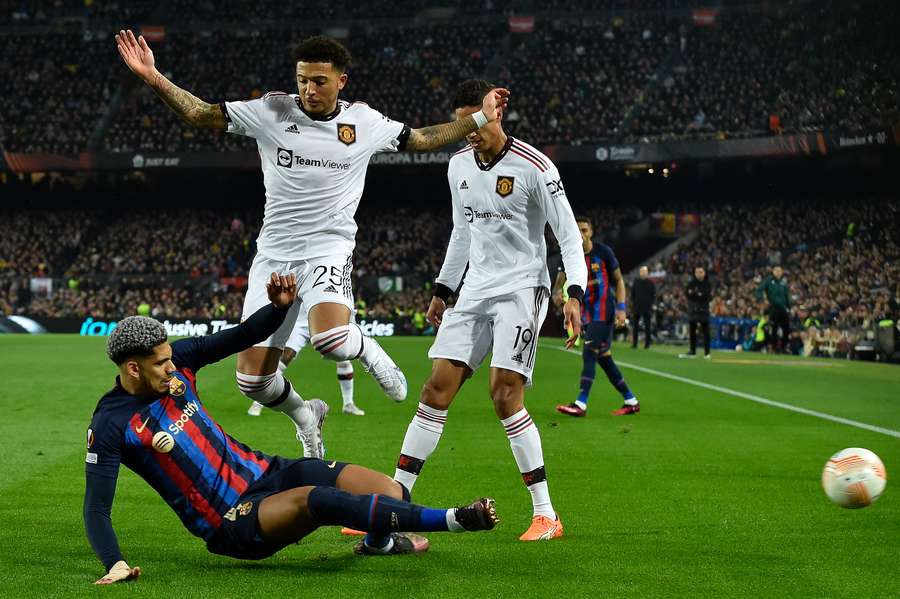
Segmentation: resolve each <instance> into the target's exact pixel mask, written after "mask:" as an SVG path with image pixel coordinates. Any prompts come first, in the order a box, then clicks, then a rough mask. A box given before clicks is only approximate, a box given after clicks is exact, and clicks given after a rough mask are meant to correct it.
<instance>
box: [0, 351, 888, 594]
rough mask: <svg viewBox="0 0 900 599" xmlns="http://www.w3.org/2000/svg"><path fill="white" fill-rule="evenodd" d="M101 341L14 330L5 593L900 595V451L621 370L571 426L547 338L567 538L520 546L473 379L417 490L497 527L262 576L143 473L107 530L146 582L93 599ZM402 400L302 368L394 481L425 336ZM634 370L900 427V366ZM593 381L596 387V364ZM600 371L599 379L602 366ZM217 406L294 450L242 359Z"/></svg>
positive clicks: (6, 376)
mask: <svg viewBox="0 0 900 599" xmlns="http://www.w3.org/2000/svg"><path fill="white" fill-rule="evenodd" d="M103 344H104V339H99V338H79V337H75V336H42V337H29V336H10V335H7V336H0V355H2V360H0V375H2V377H0V378H2V380H3V381H5V385H6V391H4V392H3V393H0V414H2V417H0V442H2V456H3V459H2V461H0V497H2V501H0V597H22V596H40V597H50V596H88V595H89V594H90V595H96V596H110V597H111V596H124V595H128V596H146V597H154V598H160V597H235V598H244V597H288V596H304V597H317V598H318V597H376V596H380V597H469V598H475V599H481V598H487V597H513V596H520V597H573V598H574V597H640V598H650V597H827V598H835V597H852V598H854V599H857V598H859V597H896V596H900V582H898V574H900V492H898V489H896V488H894V487H895V486H896V483H895V482H892V481H890V477H891V476H892V475H894V476H896V473H898V472H900V438H897V437H895V436H890V435H889V434H883V433H878V432H872V431H868V430H863V429H860V428H855V427H852V426H848V425H846V424H840V423H835V422H830V421H827V420H823V419H820V418H816V417H813V416H810V415H804V414H798V413H793V412H790V411H786V410H783V409H778V408H776V407H772V406H767V405H761V404H759V403H754V402H751V401H747V400H746V399H741V398H738V397H734V396H732V395H728V394H725V393H722V392H720V391H714V390H710V389H706V388H701V387H698V386H695V385H690V384H686V383H684V382H679V381H673V380H670V379H666V378H662V377H660V376H657V375H655V374H650V373H647V372H643V371H638V370H635V369H632V368H626V367H623V368H622V372H623V373H624V374H625V376H626V379H627V381H628V382H629V384H630V385H631V387H632V389H633V390H634V391H635V393H636V394H637V395H638V397H639V398H640V400H641V406H642V410H643V411H642V412H641V413H640V414H639V415H637V416H633V417H623V418H613V417H611V416H609V411H610V410H612V409H614V408H616V407H618V406H619V404H620V399H619V398H618V396H617V395H616V394H615V392H614V390H613V389H612V387H610V386H609V385H608V384H607V383H606V381H605V380H603V379H602V378H600V379H598V380H597V382H596V384H595V386H594V392H593V395H592V399H591V405H590V411H589V416H588V417H587V418H584V419H572V418H568V417H563V416H561V415H558V414H557V413H556V412H555V411H554V406H555V405H556V404H557V403H560V402H568V401H571V399H572V398H573V396H574V394H575V392H576V391H577V385H578V378H579V369H580V365H581V361H580V358H579V356H578V355H574V354H570V353H566V352H563V351H559V342H558V340H543V341H541V346H540V350H539V352H538V358H537V370H536V381H535V386H534V388H533V389H532V390H531V391H529V393H528V395H527V401H526V403H527V406H528V409H529V411H530V412H531V414H532V416H533V417H534V420H535V421H536V422H537V424H538V426H539V428H540V432H541V436H542V439H543V447H544V455H545V457H546V467H547V474H548V480H549V483H550V491H551V495H552V498H553V502H554V505H555V507H556V509H557V510H558V511H559V514H560V515H561V518H562V521H563V523H564V525H565V537H564V538H562V539H559V540H555V541H552V542H549V543H529V544H526V543H521V542H519V541H518V540H517V537H518V535H519V534H520V533H521V532H522V531H523V530H525V528H526V527H527V526H528V523H529V520H530V515H531V506H530V500H529V495H528V493H527V491H526V490H525V488H524V487H523V485H522V482H521V479H520V477H519V475H518V471H517V469H516V465H515V462H514V461H513V457H512V454H511V452H510V450H509V445H508V442H507V440H506V438H505V436H504V434H503V429H502V427H501V426H500V424H499V423H498V422H497V419H496V417H495V416H494V414H493V410H492V406H491V403H490V400H489V398H488V395H487V376H486V375H487V373H486V371H485V370H482V371H480V372H478V373H477V374H476V376H475V377H474V379H473V380H471V381H469V382H468V383H467V384H466V386H465V387H464V389H463V391H462V392H461V394H460V396H459V397H458V398H457V400H456V403H455V404H454V406H453V407H452V408H451V410H450V414H449V418H448V421H447V427H446V429H445V433H444V437H443V440H442V441H441V444H440V446H439V447H438V450H437V452H436V453H435V455H434V456H433V457H432V458H431V459H430V460H429V461H428V462H427V463H426V465H425V468H424V470H423V472H422V476H421V478H420V480H419V482H418V484H417V486H416V488H415V491H414V494H413V497H414V499H415V500H416V501H417V502H419V503H423V504H426V505H432V506H436V507H437V506H452V505H456V504H459V503H463V502H468V501H470V500H472V499H474V498H476V497H479V496H481V495H490V496H493V497H495V498H496V499H497V507H498V512H499V514H500V517H501V519H502V521H501V523H500V525H499V526H498V528H497V529H495V530H494V531H492V532H489V533H477V534H458V535H452V534H446V533H445V534H432V535H431V541H432V546H431V550H430V552H429V553H427V554H424V555H421V556H400V557H391V558H361V557H357V556H354V555H353V554H352V551H351V546H352V544H353V542H354V541H353V540H352V539H349V538H342V537H341V536H340V535H339V534H338V531H337V529H334V528H329V529H322V530H319V531H317V532H316V533H315V534H313V535H311V536H310V537H309V538H307V539H306V540H304V541H303V542H302V543H300V544H299V545H297V546H292V547H289V548H288V549H286V550H284V551H283V552H281V553H280V554H278V555H276V556H275V557H273V558H270V559H268V560H265V561H262V562H240V561H236V560H229V559H227V558H224V557H219V556H215V555H211V554H209V553H207V552H206V549H205V547H204V544H203V543H202V542H201V541H199V540H198V539H195V538H194V537H192V536H191V535H190V534H189V533H187V531H185V530H184V529H183V528H182V526H181V525H180V523H179V522H178V520H177V518H176V517H175V515H174V514H173V513H172V512H171V511H170V510H169V509H168V507H166V506H165V504H164V503H163V502H162V501H161V500H160V499H159V498H158V496H157V495H156V494H155V493H154V492H153V491H152V490H151V489H150V488H149V487H148V486H146V484H145V483H143V481H141V480H140V479H138V478H137V477H136V476H135V475H133V474H132V473H131V472H128V471H126V470H125V469H123V470H122V474H121V475H120V478H119V486H118V493H117V497H116V503H115V508H114V511H113V522H114V525H115V528H116V531H117V533H118V535H119V541H120V543H121V546H122V550H123V552H124V554H125V556H126V559H128V561H129V563H130V564H131V565H139V566H141V567H142V568H143V575H142V576H141V578H140V580H138V581H137V582H135V583H128V584H124V585H117V586H115V587H113V588H95V587H91V586H90V583H92V582H93V581H94V580H95V579H97V578H98V577H99V576H100V575H102V573H103V572H102V571H101V570H102V567H101V566H100V564H99V562H98V561H97V560H96V558H95V557H94V555H93V553H92V552H91V550H90V548H89V547H88V545H87V541H86V539H85V536H84V531H83V524H82V518H81V502H82V497H83V489H84V474H83V471H84V454H85V430H86V428H87V425H88V423H89V421H90V417H91V412H92V410H93V408H94V406H95V404H96V402H97V400H98V398H99V397H100V396H101V395H102V394H103V393H104V392H105V391H106V390H107V389H108V388H109V387H110V386H111V385H112V382H113V378H114V375H115V370H114V367H113V366H112V365H111V364H110V363H109V362H108V361H107V360H106V358H105V355H104V352H103ZM384 345H385V347H386V348H387V349H388V351H389V352H391V353H392V354H393V356H394V357H395V359H396V360H397V362H398V363H399V364H400V365H401V366H402V367H403V368H404V370H405V371H406V374H407V376H408V378H409V383H410V399H408V400H407V401H406V403H403V404H394V403H392V402H391V401H389V400H388V399H386V398H384V397H383V396H382V395H381V394H380V393H379V392H378V390H377V388H376V386H375V384H374V382H373V381H372V380H371V379H370V378H369V377H368V375H366V374H365V373H363V372H362V371H361V370H359V369H358V370H357V377H356V382H357V383H356V396H357V403H358V404H359V405H360V406H361V407H362V408H364V409H365V410H366V412H367V415H366V416H365V417H362V418H357V417H350V416H343V415H341V414H340V399H339V392H338V387H337V381H336V379H335V374H334V366H333V365H332V364H331V363H326V362H324V361H323V360H321V359H320V358H319V357H318V356H317V355H316V354H314V353H313V352H311V351H309V350H307V351H306V352H304V353H303V354H302V355H301V357H300V358H299V359H298V360H297V362H295V363H294V364H293V365H292V366H291V368H290V370H289V376H290V378H291V379H292V381H293V382H294V384H295V386H296V387H297V388H298V389H299V390H300V391H301V393H303V395H304V396H305V397H307V398H311V397H322V398H323V399H326V400H327V401H328V402H329V403H330V404H331V406H332V408H333V410H332V416H331V417H330V418H329V420H328V422H327V425H326V429H325V430H326V443H327V446H328V456H329V457H331V458H334V459H341V460H346V461H352V462H357V463H360V464H363V465H366V466H369V467H372V468H375V469H378V470H381V471H383V472H387V473H389V474H392V473H393V470H394V462H395V460H396V458H397V453H398V451H399V448H400V444H401V441H402V439H403V435H404V432H405V430H406V426H407V424H408V423H409V420H410V418H411V416H412V414H413V412H414V410H415V406H416V396H417V394H418V391H419V389H420V388H421V384H422V382H423V381H424V379H425V377H426V375H427V373H428V371H429V368H430V363H429V361H428V359H427V357H426V351H427V348H428V345H429V340H428V339H414V338H406V339H388V340H385V341H384ZM614 355H615V356H616V358H617V359H618V360H619V361H620V362H621V363H624V364H633V365H640V366H642V367H644V368H649V369H653V370H658V371H662V372H667V373H670V374H674V375H678V376H681V377H686V378H689V379H692V380H697V381H702V382H705V383H709V384H713V385H717V386H721V387H726V388H729V389H734V390H737V391H742V392H745V393H751V394H755V395H758V396H761V397H765V398H768V399H771V400H774V401H779V402H783V403H786V404H791V405H794V406H798V407H802V408H807V409H811V410H816V411H818V412H823V413H826V414H830V415H833V416H839V417H843V418H848V419H852V420H855V421H860V422H864V423H867V424H872V425H876V426H879V427H883V428H885V429H889V430H891V431H900V367H897V366H884V365H876V364H863V363H851V362H844V361H819V360H802V361H801V360H797V359H783V358H778V357H772V356H760V355H747V354H716V356H715V359H714V360H713V361H712V362H704V361H703V360H679V359H677V358H676V357H675V355H674V350H665V349H660V350H658V351H657V350H655V349H654V350H651V351H641V350H631V349H630V348H627V347H621V346H618V347H616V348H615V349H614ZM598 373H601V371H599V369H598ZM601 377H602V374H601ZM199 389H200V395H201V398H202V399H203V400H204V402H205V404H206V406H207V408H208V409H209V411H210V412H211V413H212V415H213V416H214V417H216V418H217V419H218V420H219V421H220V422H221V423H222V425H223V426H224V428H225V429H226V430H227V431H229V432H230V433H231V434H232V435H234V436H235V437H236V438H238V439H240V440H242V441H244V442H245V443H248V444H249V445H250V446H251V447H254V448H258V449H262V450H264V451H267V452H270V453H277V454H281V455H287V456H294V455H296V453H297V451H298V447H297V445H296V442H295V441H294V439H293V429H292V426H291V424H290V422H289V421H288V420H287V419H286V418H284V417H282V416H280V415H275V414H264V415H263V416H262V417H260V418H250V417H247V416H246V415H245V410H246V407H247V401H246V400H245V399H244V398H243V397H242V396H240V395H239V394H238V392H237V389H236V386H235V382H234V359H233V358H231V359H229V360H226V361H224V362H222V363H220V364H216V365H213V366H210V367H207V368H206V369H204V370H202V371H201V372H200V374H199ZM851 446H861V447H867V448H869V449H871V450H873V451H874V452H876V453H877V454H878V455H879V456H881V458H882V460H883V461H884V462H885V465H886V467H887V470H888V477H889V482H888V487H887V490H886V491H885V493H884V495H883V496H882V498H881V499H880V500H879V501H878V502H877V503H876V504H874V505H873V506H872V507H869V508H867V509H863V510H843V509H841V508H839V507H837V506H835V505H832V504H831V503H829V502H828V500H827V499H826V498H825V495H824V493H823V492H822V490H821V487H820V483H819V477H820V475H821V471H822V467H823V465H824V463H825V460H826V459H827V458H828V457H829V456H830V455H831V454H832V453H834V452H836V451H837V450H839V449H842V448H844V447H851Z"/></svg>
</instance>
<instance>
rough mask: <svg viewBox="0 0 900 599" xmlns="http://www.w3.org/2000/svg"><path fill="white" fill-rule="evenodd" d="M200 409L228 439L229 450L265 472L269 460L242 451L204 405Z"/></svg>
mask: <svg viewBox="0 0 900 599" xmlns="http://www.w3.org/2000/svg"><path fill="white" fill-rule="evenodd" d="M200 410H202V411H203V415H204V416H206V418H207V419H208V420H209V421H210V422H212V423H213V424H215V425H216V428H217V429H219V432H220V433H222V435H223V436H224V437H225V440H226V441H228V448H229V449H231V451H233V452H234V453H236V454H238V455H239V456H240V457H241V459H242V460H247V461H248V462H253V463H254V464H256V465H257V466H259V468H260V471H261V472H262V473H263V474H265V472H266V470H268V468H269V460H267V459H265V458H261V457H259V456H258V455H256V454H255V453H253V452H248V451H244V450H243V449H242V448H241V447H240V446H239V445H238V444H237V443H235V441H234V439H232V438H231V435H229V434H228V433H226V432H225V430H224V429H223V428H222V425H220V424H219V423H218V422H216V421H215V420H213V419H212V418H211V417H210V415H209V413H208V412H207V411H206V408H205V407H203V406H200Z"/></svg>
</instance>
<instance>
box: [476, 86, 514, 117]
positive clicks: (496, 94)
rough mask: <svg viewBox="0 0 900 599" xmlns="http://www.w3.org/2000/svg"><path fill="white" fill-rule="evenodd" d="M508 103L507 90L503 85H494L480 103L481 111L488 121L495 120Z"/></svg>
mask: <svg viewBox="0 0 900 599" xmlns="http://www.w3.org/2000/svg"><path fill="white" fill-rule="evenodd" d="M507 104H509V90H508V89H505V88H503V87H495V88H494V89H492V90H491V91H489V92H488V93H487V95H486V96H485V97H484V101H482V103H481V112H483V113H484V116H486V117H487V120H488V122H489V123H490V122H491V121H496V120H497V119H499V118H500V115H501V114H503V110H504V109H505V108H506V105H507Z"/></svg>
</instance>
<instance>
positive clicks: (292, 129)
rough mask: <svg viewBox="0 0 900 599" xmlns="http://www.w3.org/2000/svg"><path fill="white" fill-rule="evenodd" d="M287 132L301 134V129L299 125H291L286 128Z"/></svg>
mask: <svg viewBox="0 0 900 599" xmlns="http://www.w3.org/2000/svg"><path fill="white" fill-rule="evenodd" d="M284 132H285V133H296V134H297V135H300V129H298V128H297V125H291V126H290V127H288V128H287V129H285V130H284Z"/></svg>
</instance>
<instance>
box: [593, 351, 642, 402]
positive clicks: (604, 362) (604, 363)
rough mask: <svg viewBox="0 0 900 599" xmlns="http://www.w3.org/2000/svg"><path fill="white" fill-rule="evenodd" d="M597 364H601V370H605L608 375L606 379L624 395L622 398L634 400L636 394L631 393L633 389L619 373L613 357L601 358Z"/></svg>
mask: <svg viewBox="0 0 900 599" xmlns="http://www.w3.org/2000/svg"><path fill="white" fill-rule="evenodd" d="M597 362H598V363H599V364H600V368H602V369H603V372H605V373H606V378H608V379H609V382H610V383H611V384H612V386H613V387H615V388H616V390H617V391H618V392H619V393H621V394H622V398H623V399H626V400H627V399H634V393H632V392H631V389H629V388H628V384H627V383H625V377H623V376H622V373H621V372H619V368H618V366H616V363H615V362H613V359H612V356H600V357H599V358H597Z"/></svg>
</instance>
